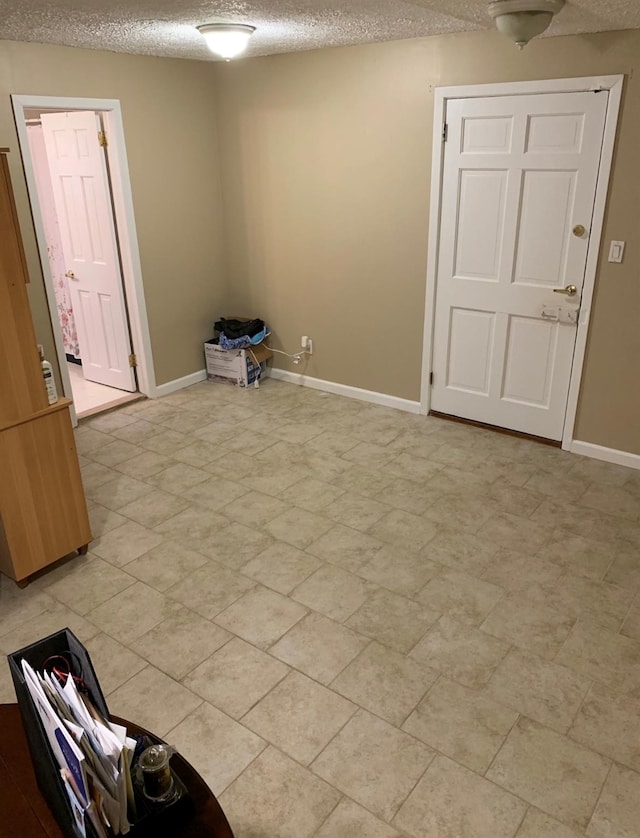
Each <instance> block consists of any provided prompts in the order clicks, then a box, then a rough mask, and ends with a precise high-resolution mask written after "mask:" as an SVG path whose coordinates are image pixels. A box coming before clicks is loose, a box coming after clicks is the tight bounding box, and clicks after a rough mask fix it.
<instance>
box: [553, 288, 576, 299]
mask: <svg viewBox="0 0 640 838" xmlns="http://www.w3.org/2000/svg"><path fill="white" fill-rule="evenodd" d="M553 293H554V294H566V295H567V297H575V295H576V294H577V293H578V289H577V288H576V286H575V285H567V287H566V288H554V289H553Z"/></svg>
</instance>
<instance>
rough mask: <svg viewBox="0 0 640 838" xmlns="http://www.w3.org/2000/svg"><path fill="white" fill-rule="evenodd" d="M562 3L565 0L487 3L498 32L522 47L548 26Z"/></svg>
mask: <svg viewBox="0 0 640 838" xmlns="http://www.w3.org/2000/svg"><path fill="white" fill-rule="evenodd" d="M564 3H565V0H495V2H494V3H489V14H490V15H491V17H492V18H493V19H494V20H495V22H496V29H497V30H498V32H501V33H502V34H503V35H506V36H507V38H511V40H512V41H515V43H516V45H517V46H518V47H519V48H520V49H523V48H524V47H526V45H527V44H528V43H529V41H530V40H531V39H532V38H535V37H536V35H541V34H542V33H543V32H544V31H545V29H547V28H548V26H549V24H550V23H551V21H552V20H553V16H554V15H555V14H557V13H558V12H559V11H560V10H561V9H562V7H563V6H564Z"/></svg>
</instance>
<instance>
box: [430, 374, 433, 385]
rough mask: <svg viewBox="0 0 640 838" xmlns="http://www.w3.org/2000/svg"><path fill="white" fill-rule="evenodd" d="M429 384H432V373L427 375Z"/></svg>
mask: <svg viewBox="0 0 640 838" xmlns="http://www.w3.org/2000/svg"><path fill="white" fill-rule="evenodd" d="M429 384H433V373H432V372H430V373H429Z"/></svg>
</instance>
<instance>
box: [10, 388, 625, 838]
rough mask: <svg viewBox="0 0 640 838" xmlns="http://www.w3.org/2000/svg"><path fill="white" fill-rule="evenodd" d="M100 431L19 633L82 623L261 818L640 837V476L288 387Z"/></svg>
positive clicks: (439, 833) (174, 405)
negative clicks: (76, 525) (87, 542)
mask: <svg viewBox="0 0 640 838" xmlns="http://www.w3.org/2000/svg"><path fill="white" fill-rule="evenodd" d="M77 441H78V447H79V451H80V453H81V462H82V467H83V473H84V479H85V486H86V491H87V495H88V497H89V499H90V506H91V517H92V521H93V528H94V534H95V536H96V540H95V541H94V542H93V544H92V545H91V550H90V553H89V554H88V555H87V556H86V557H84V558H73V559H71V560H69V561H67V562H66V563H63V564H61V565H60V566H58V567H57V568H55V569H54V570H52V571H51V572H49V573H47V574H44V575H42V576H41V578H39V579H37V580H36V581H35V582H33V583H32V584H31V585H30V586H29V587H28V588H27V589H25V590H19V589H18V588H17V587H16V586H15V585H14V584H13V583H12V582H10V581H9V580H7V579H6V578H2V579H1V580H0V650H1V651H3V652H9V651H13V650H15V649H17V648H19V647H21V646H22V645H24V644H26V643H27V642H30V641H32V640H34V639H37V638H39V637H42V636H44V635H46V634H47V633H49V632H51V631H53V630H56V629H58V628H60V627H63V626H67V625H68V626H70V627H71V628H72V629H73V630H74V631H75V632H76V633H77V634H78V636H79V637H80V638H81V639H82V640H83V641H84V643H85V644H86V646H87V647H88V649H89V650H90V652H91V655H92V657H93V660H94V663H95V666H96V669H97V672H98V674H99V677H100V680H101V683H102V685H103V687H104V690H105V692H106V694H107V700H108V703H109V705H110V708H111V710H112V711H113V712H115V713H118V714H121V715H124V716H129V717H130V718H133V719H135V720H137V721H138V722H140V723H142V724H143V725H146V726H148V727H150V728H152V729H153V730H155V731H157V732H158V733H159V734H161V735H163V736H165V737H166V738H167V739H168V740H169V741H170V742H172V743H174V744H175V745H176V746H177V747H178V748H179V749H180V750H182V751H183V752H184V753H185V755H186V756H187V757H188V758H189V759H190V760H191V761H192V762H193V764H194V765H195V766H196V767H197V768H198V769H199V770H200V771H201V772H202V774H203V775H204V776H205V777H206V779H207V780H208V782H209V784H210V785H211V787H212V789H213V790H214V791H215V793H216V794H217V795H219V797H220V800H221V802H222V805H223V807H224V809H225V811H226V813H227V815H228V817H229V820H230V822H231V824H232V826H233V828H234V830H235V833H236V836H237V838H256V836H260V838H310V837H311V836H315V838H398V836H411V838H513V836H517V838H571V836H573V838H576V836H579V835H587V836H589V838H605V836H606V838H623V836H624V838H631V836H637V835H640V827H639V826H638V824H640V745H639V742H640V558H639V548H640V472H634V471H630V470H626V469H624V468H620V467H616V466H612V465H608V464H605V463H602V462H598V461H595V460H588V459H584V458H580V457H577V456H574V455H570V454H566V453H563V452H561V451H559V450H557V449H553V448H548V447H545V446H541V445H537V444H535V443H531V442H528V441H523V440H518V439H514V438H511V437H506V436H502V435H499V434H493V433H490V432H487V431H484V430H479V429H475V428H471V427H466V426H462V425H459V424H454V423H450V422H445V421H442V420H437V419H429V418H424V417H418V416H413V415H410V414H405V413H401V412H396V411H393V410H390V409H386V408H380V407H374V406H371V405H367V404H364V403H361V402H357V401H353V400H348V399H343V398H339V397H336V396H330V395H326V394H322V393H318V392H316V391H313V390H306V389H302V388H297V387H295V386H292V385H288V384H284V383H281V382H277V381H273V380H270V381H267V382H266V383H265V384H264V385H263V386H262V387H261V388H260V389H259V390H253V389H251V390H248V391H240V390H237V389H235V388H231V387H228V386H227V385H224V384H207V383H203V384H199V385H196V386H195V387H192V388H190V389H188V390H184V391H181V392H179V393H176V394H173V395H171V396H169V397H167V398H165V399H162V400H161V401H157V402H137V403H135V404H131V405H128V406H125V407H124V408H121V409H119V410H117V411H114V412H111V413H108V414H104V415H102V416H99V417H97V418H93V419H90V420H88V421H86V422H84V423H82V424H81V426H80V428H79V429H78V431H77ZM0 700H3V701H10V700H12V689H11V685H10V681H9V679H8V675H7V670H6V666H5V667H4V668H3V669H2V671H1V674H0Z"/></svg>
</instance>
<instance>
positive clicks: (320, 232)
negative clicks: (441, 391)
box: [216, 31, 640, 453]
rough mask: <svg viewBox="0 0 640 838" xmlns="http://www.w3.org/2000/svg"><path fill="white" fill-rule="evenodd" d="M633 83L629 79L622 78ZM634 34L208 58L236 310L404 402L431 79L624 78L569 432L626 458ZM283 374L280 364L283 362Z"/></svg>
mask: <svg viewBox="0 0 640 838" xmlns="http://www.w3.org/2000/svg"><path fill="white" fill-rule="evenodd" d="M634 72H635V74H636V77H635V78H633V74H634ZM639 72H640V32H639V31H633V32H613V33H608V34H602V35H590V36H573V37H566V38H547V39H540V40H537V41H535V42H534V43H533V44H531V45H530V46H529V47H528V48H527V49H526V50H524V52H522V53H519V52H518V51H517V50H516V49H515V47H514V46H513V45H512V44H511V43H509V42H508V41H507V40H506V39H503V38H502V37H500V36H499V35H497V34H495V33H477V34H470V35H461V36H445V37H434V38H428V39H420V40H414V41H402V42H394V43H388V44H377V45H371V46H362V47H350V48H343V49H332V50H323V51H316V52H308V53H296V54H292V55H283V56H274V57H270V58H260V59H253V60H249V61H243V62H238V63H235V64H227V65H217V66H216V80H217V110H218V118H219V129H220V152H221V163H222V179H223V201H224V206H225V225H226V226H225V230H226V237H225V238H226V244H227V256H228V267H229V278H230V281H231V290H230V293H231V295H232V297H231V301H232V302H233V303H234V305H235V309H237V310H240V309H242V310H243V311H246V312H247V313H251V314H254V315H255V314H260V315H262V316H264V317H265V318H267V319H268V320H269V322H270V324H271V326H272V327H273V329H274V333H275V341H276V343H275V344H274V345H276V346H278V345H281V346H284V347H287V348H288V349H287V351H289V352H292V351H295V349H297V347H298V345H299V338H300V335H301V334H308V335H311V336H312V337H313V338H314V341H315V354H314V356H313V358H312V359H311V360H310V361H309V363H308V366H307V372H308V373H309V374H310V375H313V376H316V377H319V378H323V379H328V380H331V381H337V382H341V383H344V384H350V385H354V386H356V387H361V388H365V389H370V390H376V391H379V392H383V393H391V394H394V395H396V396H400V397H404V398H408V399H416V400H417V399H418V398H419V394H420V364H421V354H422V334H423V322H424V285H425V271H426V257H427V225H428V214H429V178H430V160H431V132H432V111H433V95H432V91H433V87H434V86H437V85H455V84H470V83H471V84H473V83H480V82H498V81H516V80H524V79H539V78H556V77H569V76H586V75H595V74H613V73H625V74H628V76H627V79H626V81H625V97H624V102H623V110H622V116H621V130H620V135H619V142H618V146H617V151H616V158H615V161H614V174H613V178H612V183H611V190H610V201H609V208H608V212H607V218H606V224H605V230H604V240H605V241H608V240H609V239H612V238H614V239H623V240H626V241H627V242H628V245H627V252H626V254H625V262H624V264H623V265H609V264H607V263H606V261H604V260H603V259H602V257H601V260H600V265H599V275H598V280H597V287H596V298H595V310H594V314H593V317H592V326H591V333H590V338H589V346H588V353H587V360H586V366H585V374H584V378H583V386H582V392H581V397H580V405H579V417H578V425H577V433H576V437H577V438H579V439H582V440H586V441H589V442H594V443H597V444H600V445H604V446H609V447H612V448H618V449H622V450H627V451H632V452H634V453H640V387H639V386H638V377H639V373H640V328H639V326H638V317H639V312H640V251H639V247H638V241H637V238H638V237H637V230H638V213H637V208H638V206H640V172H639V166H638V162H637V160H638V149H639V148H640V88H639V84H638V73H639ZM291 369H297V368H293V367H291Z"/></svg>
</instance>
